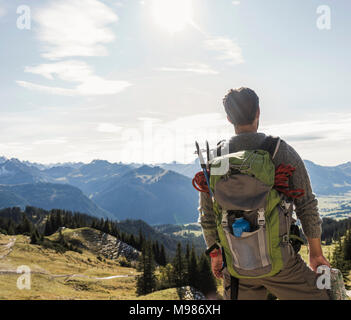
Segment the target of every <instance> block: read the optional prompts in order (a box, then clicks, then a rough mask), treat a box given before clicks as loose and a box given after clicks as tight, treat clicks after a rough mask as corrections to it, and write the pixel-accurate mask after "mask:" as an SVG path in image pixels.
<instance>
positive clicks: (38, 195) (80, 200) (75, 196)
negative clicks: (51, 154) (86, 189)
mask: <svg viewBox="0 0 351 320" xmlns="http://www.w3.org/2000/svg"><path fill="white" fill-rule="evenodd" d="M26 205H30V206H34V207H38V208H43V209H46V210H50V209H56V208H60V209H65V210H71V211H79V212H85V213H87V214H91V215H94V216H97V217H108V216H110V214H109V213H108V212H107V211H105V210H103V209H102V208H100V207H99V206H98V205H96V204H95V203H94V202H93V201H91V200H90V199H89V198H88V197H86V196H85V195H84V194H83V193H82V191H81V190H79V189H78V188H76V187H73V186H71V185H66V184H53V183H35V184H19V185H6V186H5V185H0V208H6V207H13V206H19V207H21V208H24V207H25V206H26Z"/></svg>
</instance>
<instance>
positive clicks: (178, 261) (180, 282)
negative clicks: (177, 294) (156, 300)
mask: <svg viewBox="0 0 351 320" xmlns="http://www.w3.org/2000/svg"><path fill="white" fill-rule="evenodd" d="M173 266H174V280H175V285H176V287H178V288H179V287H182V286H184V285H185V273H184V271H185V270H184V266H185V263H184V257H183V254H182V246H181V243H180V242H178V244H177V250H176V254H175V257H174V259H173Z"/></svg>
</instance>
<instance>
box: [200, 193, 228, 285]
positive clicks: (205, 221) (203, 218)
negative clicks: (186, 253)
mask: <svg viewBox="0 0 351 320" xmlns="http://www.w3.org/2000/svg"><path fill="white" fill-rule="evenodd" d="M198 210H199V223H200V224H201V227H202V232H203V236H204V239H205V242H206V245H207V249H208V248H211V247H212V246H213V245H214V244H216V243H218V242H219V240H218V232H217V225H216V214H215V212H214V211H213V205H212V200H211V198H210V196H209V194H207V193H204V192H199V208H198ZM215 250H218V249H214V251H215ZM222 264H223V258H222V254H221V252H220V251H219V252H218V255H217V256H216V257H211V269H212V273H213V274H214V276H215V277H216V278H222V277H223V274H222Z"/></svg>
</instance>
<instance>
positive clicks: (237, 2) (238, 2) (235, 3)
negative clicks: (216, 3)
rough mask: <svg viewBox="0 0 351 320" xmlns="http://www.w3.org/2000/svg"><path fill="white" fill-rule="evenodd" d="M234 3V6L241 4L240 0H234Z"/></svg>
mask: <svg viewBox="0 0 351 320" xmlns="http://www.w3.org/2000/svg"><path fill="white" fill-rule="evenodd" d="M232 4H233V5H234V6H238V5H240V1H232Z"/></svg>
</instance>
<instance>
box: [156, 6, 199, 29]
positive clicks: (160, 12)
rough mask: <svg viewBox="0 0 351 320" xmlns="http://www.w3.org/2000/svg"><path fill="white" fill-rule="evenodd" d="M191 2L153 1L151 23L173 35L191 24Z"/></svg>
mask: <svg viewBox="0 0 351 320" xmlns="http://www.w3.org/2000/svg"><path fill="white" fill-rule="evenodd" d="M192 16H193V7H192V0H153V1H152V17H153V21H154V22H155V23H156V24H157V25H159V26H160V27H161V28H163V29H164V30H166V31H168V32H170V33H175V32H179V31H182V30H183V29H184V28H185V27H186V25H187V24H189V23H190V24H191V23H192Z"/></svg>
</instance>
